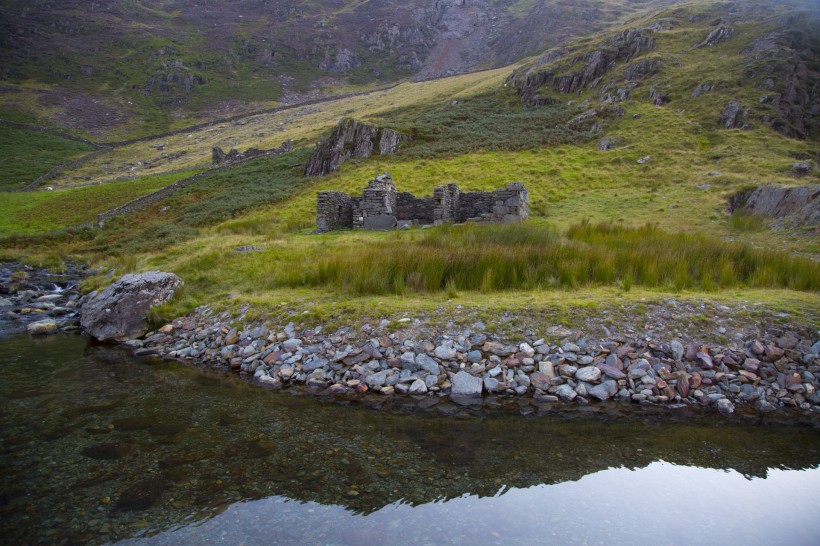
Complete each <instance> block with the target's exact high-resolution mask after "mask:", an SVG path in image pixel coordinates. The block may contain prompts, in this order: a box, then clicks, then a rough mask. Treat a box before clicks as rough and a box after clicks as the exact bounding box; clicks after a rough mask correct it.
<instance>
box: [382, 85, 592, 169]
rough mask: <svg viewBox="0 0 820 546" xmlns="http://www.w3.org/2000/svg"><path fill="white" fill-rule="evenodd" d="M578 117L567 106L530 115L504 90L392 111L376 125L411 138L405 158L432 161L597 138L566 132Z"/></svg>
mask: <svg viewBox="0 0 820 546" xmlns="http://www.w3.org/2000/svg"><path fill="white" fill-rule="evenodd" d="M579 112H580V110H579V109H578V108H571V107H567V106H563V105H554V106H551V107H548V108H539V109H536V110H525V109H524V108H522V106H521V104H520V103H519V101H518V100H517V97H516V96H515V95H514V94H513V93H512V92H508V91H506V90H504V89H503V88H502V89H501V90H498V91H495V92H491V93H482V94H478V95H473V96H468V97H462V98H460V99H458V100H455V101H446V102H444V103H443V104H434V105H425V104H422V105H415V106H408V107H403V108H400V109H396V110H392V111H388V112H386V113H384V114H382V115H380V116H379V117H378V118H377V120H376V122H377V123H380V124H383V125H387V126H389V127H391V128H394V129H396V130H398V131H400V132H402V133H405V134H408V135H410V136H411V137H412V140H411V141H410V142H409V143H407V144H406V145H405V146H404V147H403V149H402V150H401V151H400V155H401V156H403V157H411V158H433V157H442V156H448V157H452V156H456V155H461V154H465V153H469V152H475V151H480V150H481V151H489V150H523V149H532V148H537V147H540V146H549V145H556V144H565V143H570V142H583V141H585V140H589V138H591V136H592V135H593V133H592V132H590V131H589V125H587V126H586V127H581V128H569V127H567V122H568V121H569V120H570V119H572V117H573V116H575V115H577V114H578V113H579ZM590 125H591V124H590Z"/></svg>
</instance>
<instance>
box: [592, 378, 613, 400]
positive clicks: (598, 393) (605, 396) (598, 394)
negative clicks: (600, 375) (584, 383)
mask: <svg viewBox="0 0 820 546" xmlns="http://www.w3.org/2000/svg"><path fill="white" fill-rule="evenodd" d="M587 392H588V393H589V395H590V396H591V397H593V398H597V399H598V400H601V401H603V400H609V399H610V398H612V397H613V396H615V394H616V393H617V392H618V383H617V382H616V381H612V380H607V381H604V382H603V383H601V384H600V385H595V386H594V387H591V388H590V389H588V390H587Z"/></svg>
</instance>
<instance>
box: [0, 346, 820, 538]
mask: <svg viewBox="0 0 820 546" xmlns="http://www.w3.org/2000/svg"><path fill="white" fill-rule="evenodd" d="M0 366H2V372H3V380H2V381H0V423H2V428H0V470H2V475H0V485H2V497H0V536H3V537H4V540H6V541H8V542H9V543H22V542H27V543H50V544H51V543H57V544H59V543H77V542H83V543H105V542H115V541H118V540H126V539H130V538H133V537H138V538H139V537H142V538H143V539H145V538H147V537H150V540H152V541H157V542H182V543H204V542H207V541H209V540H210V541H216V540H219V539H220V537H223V538H224V537H230V540H229V543H241V542H243V541H244V542H245V543H249V544H251V543H266V544H267V543H276V542H280V543H292V542H297V543H300V542H306V543H326V544H345V543H356V544H361V543H368V541H369V542H372V543H383V542H388V543H390V542H392V543H408V542H412V541H415V540H416V539H417V538H418V542H419V543H442V542H447V541H450V542H458V543H463V542H466V541H472V542H483V543H493V541H498V542H504V543H516V542H517V543H529V544H532V543H533V539H534V538H535V537H541V538H542V539H543V540H537V541H535V542H544V541H547V542H550V541H555V542H571V541H573V540H576V539H577V540H578V541H581V542H584V541H586V542H600V541H607V542H612V541H617V542H626V541H627V540H629V541H631V540H632V538H634V537H635V536H638V533H639V532H643V533H644V535H643V536H645V537H647V538H648V539H651V540H646V541H644V542H647V541H652V542H662V543H663V542H665V543H689V542H697V541H699V540H701V539H702V541H706V540H707V539H709V541H714V540H721V539H724V538H726V537H730V536H731V537H743V539H744V540H747V537H750V536H751V537H752V539H749V541H750V542H752V543H753V542H759V540H758V539H755V538H754V537H760V536H769V535H767V533H769V532H774V531H773V529H779V532H780V533H781V535H779V536H783V537H787V536H788V537H789V539H790V542H792V543H794V542H800V541H803V540H806V538H807V537H811V536H815V537H816V536H820V533H818V529H817V526H816V524H815V522H814V521H812V520H810V518H808V517H806V514H809V513H815V514H816V513H820V510H817V508H818V506H817V501H816V500H814V499H813V498H811V497H810V495H809V493H807V491H809V489H808V487H809V486H810V485H813V486H814V487H815V490H816V486H817V485H818V484H817V479H818V478H817V472H818V470H817V467H818V465H819V464H820V433H818V431H817V430H816V429H814V428H811V427H783V426H750V425H748V424H746V423H744V422H742V421H741V420H738V419H721V418H714V417H713V418H708V419H692V420H688V421H685V422H677V423H676V422H670V421H669V420H668V419H653V418H629V419H626V418H624V419H621V418H619V419H612V418H610V419H608V420H602V419H600V418H597V417H592V418H589V417H586V418H584V417H583V416H580V415H576V416H573V417H571V418H557V417H538V418H524V417H521V416H520V415H512V416H503V417H493V418H475V417H469V416H468V415H467V414H464V413H459V414H458V415H460V416H462V417H465V418H464V419H461V418H453V417H438V416H435V415H423V416H422V415H399V414H390V413H385V412H378V411H373V410H365V409H356V408H349V407H340V406H338V405H334V404H321V403H318V402H317V401H315V400H311V399H307V398H304V397H296V396H290V395H289V394H287V393H282V392H269V391H265V390H262V389H259V388H257V387H254V386H250V385H246V384H244V383H242V382H241V381H239V380H238V379H237V378H236V377H235V376H230V375H223V374H219V373H213V372H205V371H202V370H199V369H196V368H194V367H192V366H186V365H180V364H177V363H173V362H151V361H146V360H140V359H135V358H132V357H131V356H129V355H128V354H127V353H126V352H125V351H122V350H119V349H116V348H104V347H86V346H85V342H84V340H82V338H79V337H69V336H57V337H51V338H46V339H40V340H31V339H29V338H26V337H19V338H14V339H10V340H6V341H4V342H3V343H0ZM661 460H664V461H669V463H660V462H659V461H661ZM607 469H610V470H607ZM627 469H636V470H634V471H633V470H627ZM710 469H724V470H727V471H729V472H724V471H723V470H710ZM773 469H774V470H773ZM800 470H803V472H798V471H800ZM764 478H765V479H764ZM503 489H504V490H507V492H506V493H505V494H503V495H498V493H499V491H501V490H503ZM801 497H803V499H804V500H803V502H800V503H799V502H798V499H800V498H801ZM310 510H313V511H312V512H311V511H310ZM764 516H765V517H764ZM192 524H193V525H192ZM186 525H192V526H191V527H185V526H186ZM180 526H182V527H180ZM747 527H748V529H746V528H747ZM743 529H746V530H745V531H744V530H743ZM172 530H173V531H172ZM684 530H685V531H686V532H685V533H684V532H683V531H684ZM493 533H496V534H493ZM744 533H745V534H744ZM772 536H773V535H772ZM552 539H554V540H552ZM736 541H738V540H736V538H733V542H736Z"/></svg>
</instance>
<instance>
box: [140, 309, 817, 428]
mask: <svg viewBox="0 0 820 546" xmlns="http://www.w3.org/2000/svg"><path fill="white" fill-rule="evenodd" d="M233 320H234V318H233V317H231V315H229V314H228V313H222V314H214V313H212V312H211V310H210V309H209V308H208V307H207V306H203V307H200V308H198V309H197V310H196V311H195V312H194V313H192V314H191V315H189V316H186V317H183V318H180V319H177V320H175V321H173V323H171V324H167V325H165V326H163V327H162V328H160V329H159V330H158V331H156V332H150V333H149V334H148V335H147V336H146V337H145V338H144V339H142V340H133V341H130V342H127V344H129V345H131V346H132V347H134V348H135V350H136V354H138V355H145V356H148V355H152V356H158V357H162V358H166V359H178V360H184V361H196V362H199V363H202V364H204V365H209V366H215V367H223V368H226V369H231V370H235V371H237V372H238V373H239V374H240V375H242V376H244V377H246V378H247V379H248V380H251V381H253V382H255V383H257V384H259V385H262V386H265V387H269V388H274V389H288V388H290V389H293V388H301V389H307V391H309V392H311V393H313V394H317V395H325V396H333V397H341V398H345V397H347V398H348V399H349V398H350V397H354V398H355V397H356V396H365V395H366V393H368V394H370V393H378V394H379V395H382V396H385V397H393V396H399V397H405V398H408V399H411V400H413V401H416V402H417V403H419V404H421V405H426V406H432V405H434V404H436V403H439V402H441V401H447V402H455V403H456V404H460V405H476V404H482V403H487V402H490V403H492V404H494V405H497V404H498V402H499V400H504V399H530V400H531V401H532V402H533V403H535V404H539V405H546V406H549V407H556V408H562V407H569V406H578V405H588V404H596V403H599V402H606V401H617V402H621V403H626V404H630V405H638V406H640V407H671V408H682V407H687V406H698V407H706V408H711V409H715V410H717V411H719V412H720V413H723V414H732V413H734V412H735V411H736V410H737V411H739V412H745V413H755V414H761V413H763V414H765V413H769V412H773V411H776V410H781V409H793V410H802V412H803V413H805V412H809V413H812V414H814V413H817V412H818V411H820V394H818V387H820V383H818V376H820V354H818V353H820V341H818V340H816V339H811V338H810V337H809V335H810V334H806V333H803V334H799V333H796V332H782V333H781V334H780V335H779V336H777V337H772V338H766V339H751V340H746V341H744V342H742V343H738V347H735V348H731V349H730V348H725V347H719V346H715V345H700V344H695V343H687V344H684V343H682V342H681V341H678V340H670V341H669V342H668V343H664V342H655V341H651V340H647V339H639V338H637V339H631V340H629V339H606V340H595V339H591V338H589V337H585V336H583V335H582V334H581V333H580V332H577V331H571V330H568V329H566V328H563V327H553V328H550V329H548V330H547V331H546V332H545V335H544V337H539V336H537V335H535V334H534V333H530V334H531V335H522V336H521V338H520V339H517V340H504V339H500V338H499V337H498V336H495V335H493V334H491V333H488V332H485V331H484V328H483V325H482V324H480V323H478V324H476V325H475V326H474V327H472V328H464V329H455V330H454V331H451V332H442V331H440V330H437V329H436V328H431V327H425V326H424V324H422V323H421V322H420V321H419V320H418V319H415V320H411V319H402V320H400V321H398V325H396V323H393V322H391V321H387V320H382V321H381V322H380V323H379V324H378V325H377V326H375V327H371V326H369V325H364V326H362V327H360V328H359V329H354V328H341V329H339V330H337V331H335V332H332V333H327V334H325V333H324V332H323V331H322V328H321V327H316V328H310V329H304V330H301V331H297V329H296V327H295V326H294V324H293V323H290V324H288V325H287V326H285V327H284V328H282V329H281V330H271V329H269V327H268V326H265V325H261V324H256V325H247V326H246V327H244V328H236V327H232V326H231V323H232V321H233ZM391 330H393V331H392V332H391Z"/></svg>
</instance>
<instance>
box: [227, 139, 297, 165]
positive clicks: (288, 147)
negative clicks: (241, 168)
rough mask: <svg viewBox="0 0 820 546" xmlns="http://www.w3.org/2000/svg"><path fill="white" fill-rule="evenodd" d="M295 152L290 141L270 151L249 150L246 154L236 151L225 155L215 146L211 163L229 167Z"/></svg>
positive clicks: (232, 150)
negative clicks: (260, 158) (242, 162)
mask: <svg viewBox="0 0 820 546" xmlns="http://www.w3.org/2000/svg"><path fill="white" fill-rule="evenodd" d="M292 151H293V141H292V140H290V139H288V140H286V141H285V142H283V143H282V145H281V146H279V147H278V148H273V149H270V150H260V149H259V148H248V149H247V150H245V151H244V152H240V151H239V150H234V149H233V148H231V150H230V151H228V152H227V153H225V152H224V151H223V150H222V148H220V147H219V146H214V147H213V148H212V149H211V161H212V162H213V164H214V165H227V164H229V163H239V162H240V161H247V160H249V159H256V158H257V157H274V156H277V155H282V154H286V153H289V152H292Z"/></svg>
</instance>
